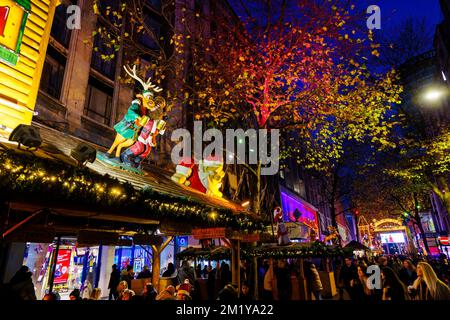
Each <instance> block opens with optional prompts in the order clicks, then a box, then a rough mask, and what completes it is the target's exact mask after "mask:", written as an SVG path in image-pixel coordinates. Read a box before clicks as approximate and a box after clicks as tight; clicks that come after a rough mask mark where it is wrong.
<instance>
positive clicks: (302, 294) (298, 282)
mask: <svg viewBox="0 0 450 320" xmlns="http://www.w3.org/2000/svg"><path fill="white" fill-rule="evenodd" d="M232 252H233V250H232V248H230V247H226V246H223V247H216V248H187V249H186V250H185V251H182V252H180V253H179V254H178V255H177V259H190V260H198V259H204V260H209V261H217V260H231V259H232ZM344 256H352V251H351V250H349V249H343V248H339V247H337V246H327V245H325V244H324V243H321V242H315V243H301V244H300V243H296V244H291V245H289V246H278V245H275V244H266V245H261V246H258V247H253V246H247V247H243V248H241V250H240V259H242V260H248V261H251V260H252V259H253V258H255V257H257V258H259V259H263V260H265V259H273V260H279V259H284V260H288V259H289V260H291V262H295V265H296V266H297V268H298V276H292V275H291V288H292V292H291V296H290V300H311V298H312V297H311V289H310V288H309V282H308V280H307V279H306V275H305V262H306V260H309V259H320V261H321V265H320V266H318V267H321V269H322V270H321V271H319V275H320V278H321V282H322V285H323V287H324V290H323V292H322V293H323V296H324V297H325V298H332V297H333V296H335V295H336V294H337V289H336V283H335V276H334V272H333V268H332V263H331V262H332V259H335V258H342V257H344ZM233 282H234V280H233ZM274 288H275V292H274V297H275V299H277V298H278V297H277V296H278V292H277V290H276V282H275V284H274Z"/></svg>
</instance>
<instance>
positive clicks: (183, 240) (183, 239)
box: [177, 236, 189, 247]
mask: <svg viewBox="0 0 450 320" xmlns="http://www.w3.org/2000/svg"><path fill="white" fill-rule="evenodd" d="M188 241H189V240H188V236H178V237H177V246H179V247H187V246H188Z"/></svg>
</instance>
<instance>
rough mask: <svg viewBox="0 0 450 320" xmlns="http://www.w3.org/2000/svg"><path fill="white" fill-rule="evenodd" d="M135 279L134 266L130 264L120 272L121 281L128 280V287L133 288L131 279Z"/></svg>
mask: <svg viewBox="0 0 450 320" xmlns="http://www.w3.org/2000/svg"><path fill="white" fill-rule="evenodd" d="M133 279H134V271H133V266H131V265H128V266H127V268H126V269H123V270H122V272H121V273H120V281H126V282H127V285H128V288H131V280H133Z"/></svg>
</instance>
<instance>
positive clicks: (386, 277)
mask: <svg viewBox="0 0 450 320" xmlns="http://www.w3.org/2000/svg"><path fill="white" fill-rule="evenodd" d="M370 266H377V267H378V268H379V269H378V270H380V273H381V279H380V281H379V285H378V286H377V283H376V279H375V278H374V277H371V274H372V272H371V271H369V272H368V268H369V267H370ZM372 269H373V270H376V268H372ZM449 276H450V265H449V262H448V259H447V257H446V256H445V255H441V256H440V257H439V258H433V257H430V258H418V259H411V258H408V257H399V256H388V257H386V256H380V257H378V258H377V259H375V258H373V259H368V258H360V259H354V260H352V259H350V258H346V259H345V263H344V264H343V265H342V267H341V268H340V272H339V282H338V283H339V289H340V297H341V299H344V296H345V295H348V297H349V298H350V299H351V300H366V301H367V300H368V301H377V300H393V301H404V300H450V289H449V285H450V281H449Z"/></svg>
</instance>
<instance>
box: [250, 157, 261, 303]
mask: <svg viewBox="0 0 450 320" xmlns="http://www.w3.org/2000/svg"><path fill="white" fill-rule="evenodd" d="M253 203H254V204H253V208H254V212H255V214H256V215H257V216H260V215H261V161H260V160H259V161H258V166H257V168H256V194H255V197H254V201H253ZM252 246H253V247H256V246H258V242H253V243H252ZM252 269H253V296H254V298H255V300H258V298H259V288H258V259H257V258H256V257H254V258H252Z"/></svg>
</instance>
